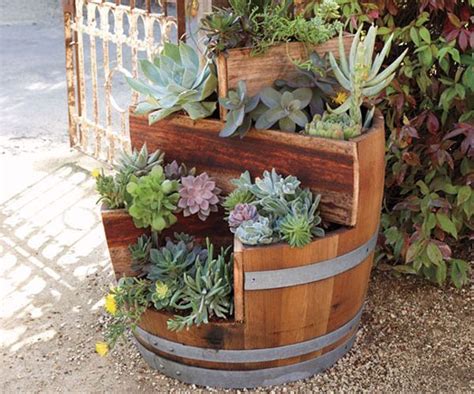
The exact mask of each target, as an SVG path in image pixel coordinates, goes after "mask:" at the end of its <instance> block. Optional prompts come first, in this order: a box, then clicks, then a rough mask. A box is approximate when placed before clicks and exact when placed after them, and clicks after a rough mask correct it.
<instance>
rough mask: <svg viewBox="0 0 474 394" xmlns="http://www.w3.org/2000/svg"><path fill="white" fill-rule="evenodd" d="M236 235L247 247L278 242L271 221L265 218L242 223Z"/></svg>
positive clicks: (261, 217) (260, 217)
mask: <svg viewBox="0 0 474 394" xmlns="http://www.w3.org/2000/svg"><path fill="white" fill-rule="evenodd" d="M235 235H236V237H237V238H239V239H240V241H242V243H244V244H246V245H268V244H271V243H273V242H276V241H278V238H277V236H276V235H275V234H274V231H273V227H272V223H271V222H270V219H268V218H266V217H264V216H259V217H258V218H257V220H248V221H246V222H243V223H241V224H240V226H239V227H237V229H236V230H235Z"/></svg>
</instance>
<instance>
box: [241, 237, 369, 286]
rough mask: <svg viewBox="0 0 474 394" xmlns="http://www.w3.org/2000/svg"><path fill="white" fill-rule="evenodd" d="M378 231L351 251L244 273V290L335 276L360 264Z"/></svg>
mask: <svg viewBox="0 0 474 394" xmlns="http://www.w3.org/2000/svg"><path fill="white" fill-rule="evenodd" d="M377 236H378V231H376V232H375V234H374V235H373V236H372V237H371V238H370V240H369V241H368V242H367V243H365V244H364V245H362V246H359V247H358V248H357V249H354V250H353V251H351V252H349V253H346V254H343V255H341V256H337V257H334V258H333V259H329V260H325V261H321V262H319V263H314V264H310V265H304V266H301V267H295V268H285V269H280V270H269V271H255V272H246V273H245V282H244V289H245V290H267V289H278V288H281V287H290V286H298V285H304V284H307V283H311V282H317V281H319V280H323V279H327V278H330V277H332V276H336V275H338V274H341V273H343V272H345V271H348V270H350V269H351V268H354V267H356V266H357V265H359V264H361V263H362V262H363V261H364V260H365V259H366V258H367V257H368V256H369V255H370V253H372V251H373V250H374V248H375V245H376V243H377Z"/></svg>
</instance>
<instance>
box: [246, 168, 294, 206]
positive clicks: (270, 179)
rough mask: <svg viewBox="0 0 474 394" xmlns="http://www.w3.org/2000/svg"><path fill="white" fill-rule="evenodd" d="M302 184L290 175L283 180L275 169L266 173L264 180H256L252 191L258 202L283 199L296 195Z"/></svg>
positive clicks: (264, 173) (251, 188)
mask: <svg viewBox="0 0 474 394" xmlns="http://www.w3.org/2000/svg"><path fill="white" fill-rule="evenodd" d="M300 184H301V182H300V181H299V180H298V179H297V178H296V177H294V176H292V175H288V176H287V177H286V178H283V176H282V175H280V174H278V173H277V172H276V171H275V169H274V168H273V169H272V171H271V172H269V171H264V172H263V177H262V178H259V177H257V178H255V184H253V185H252V186H251V187H250V191H251V192H252V193H253V194H254V196H255V197H256V198H257V199H258V200H260V201H261V200H264V199H266V198H272V197H282V198H286V197H287V196H293V195H295V193H296V191H297V190H298V188H299V186H300Z"/></svg>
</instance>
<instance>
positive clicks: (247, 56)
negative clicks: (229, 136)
mask: <svg viewBox="0 0 474 394" xmlns="http://www.w3.org/2000/svg"><path fill="white" fill-rule="evenodd" d="M351 43H352V35H350V34H348V35H345V36H344V48H345V52H346V54H347V53H349V50H350V46H351ZM338 48H339V38H338V37H335V38H332V39H330V40H329V41H327V42H325V43H324V44H321V45H316V46H314V47H312V48H310V47H308V46H307V45H305V44H303V43H300V42H289V43H284V44H278V45H274V46H272V47H270V48H269V49H268V50H267V51H266V52H265V53H263V54H260V55H256V56H252V55H251V52H252V48H235V49H230V50H228V51H227V53H226V54H221V55H219V57H218V58H217V76H218V79H219V97H227V93H228V91H229V90H231V89H235V88H236V87H237V84H238V82H239V81H245V82H246V83H247V90H248V94H249V95H255V94H257V93H258V92H259V91H260V90H262V88H265V87H267V86H272V85H273V83H274V82H275V81H276V80H277V79H289V78H292V77H294V76H296V75H297V74H298V70H297V68H296V66H295V63H294V62H295V61H303V62H304V61H306V60H307V59H308V56H309V54H310V52H311V51H315V52H317V53H318V54H319V55H320V56H324V55H325V54H326V53H328V52H332V53H333V54H334V56H335V57H336V58H337V57H339V49H338ZM225 114H226V111H225V109H224V108H221V109H220V115H221V119H225Z"/></svg>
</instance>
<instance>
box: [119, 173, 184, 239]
mask: <svg viewBox="0 0 474 394" xmlns="http://www.w3.org/2000/svg"><path fill="white" fill-rule="evenodd" d="M178 189H179V182H178V181H172V180H168V179H166V177H165V175H164V171H163V167H161V166H156V167H154V168H153V169H152V170H151V172H150V173H149V174H148V175H146V176H143V177H141V178H137V177H136V176H132V178H131V181H130V182H129V184H128V185H127V192H128V193H129V194H130V196H131V199H132V202H131V205H130V206H129V208H128V212H129V214H130V215H131V216H132V217H133V221H134V223H135V226H137V227H138V228H146V227H150V226H151V228H152V229H153V230H155V231H162V230H164V229H165V228H167V227H170V226H171V225H173V224H174V223H176V220H177V219H176V216H175V215H174V214H173V212H174V211H176V209H177V205H176V204H177V203H178V200H179V193H178Z"/></svg>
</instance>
